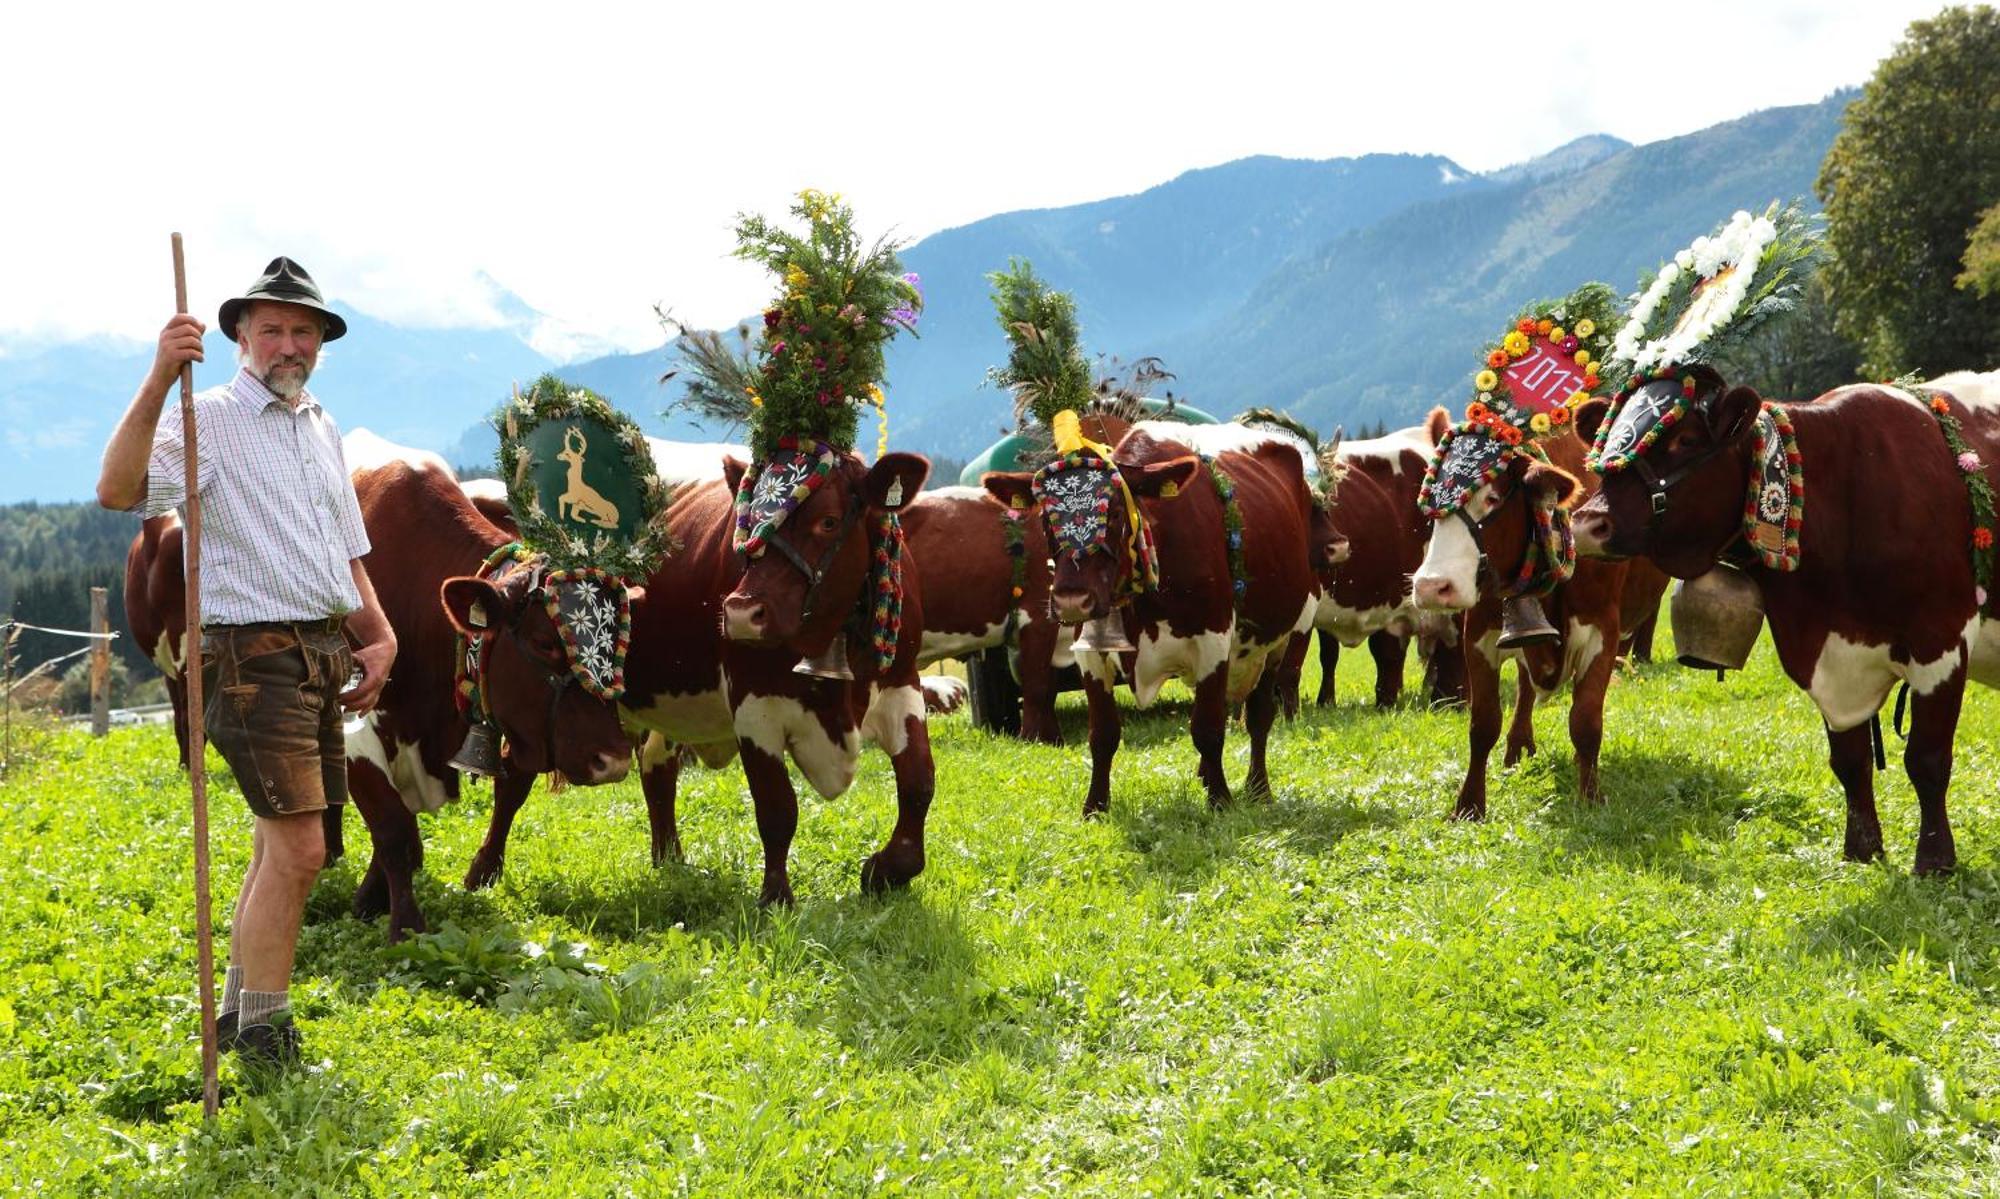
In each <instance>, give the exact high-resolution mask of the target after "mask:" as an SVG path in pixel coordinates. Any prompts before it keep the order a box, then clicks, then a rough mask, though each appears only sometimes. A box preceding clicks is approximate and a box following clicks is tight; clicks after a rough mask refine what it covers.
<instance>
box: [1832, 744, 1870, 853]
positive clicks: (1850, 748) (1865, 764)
mask: <svg viewBox="0 0 2000 1199" xmlns="http://www.w3.org/2000/svg"><path fill="white" fill-rule="evenodd" d="M1873 736H1874V734H1873V733H1872V732H1871V731H1870V729H1869V722H1867V721H1863V722H1861V723H1860V724H1857V725H1855V726H1854V727H1853V728H1851V729H1848V730H1846V731H1845V732H1840V733H1836V732H1834V731H1833V730H1832V729H1830V728H1829V729H1828V730H1827V731H1826V743H1827V751H1828V752H1827V762H1828V764H1829V765H1830V766H1832V767H1833V776H1834V777H1835V778H1837V779H1839V780H1840V789H1841V790H1842V791H1843V792H1845V793H1846V796H1847V834H1846V837H1845V840H1844V842H1843V844H1842V846H1841V851H1840V852H1841V856H1842V857H1844V858H1846V859H1847V860H1848V861H1850V862H1872V861H1874V860H1875V859H1877V858H1879V857H1881V856H1882V821H1881V819H1880V818H1879V817H1878V816H1877V815H1876V814H1875V745H1874V741H1873Z"/></svg>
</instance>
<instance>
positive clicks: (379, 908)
mask: <svg viewBox="0 0 2000 1199" xmlns="http://www.w3.org/2000/svg"><path fill="white" fill-rule="evenodd" d="M388 910H389V880H388V879H386V878H384V877H382V872H381V871H380V870H379V869H377V868H376V867H374V866H370V867H369V868H368V873H367V874H365V875H363V876H362V877H361V885H360V886H358V887H356V888H355V889H354V918H355V919H356V920H373V919H375V917H377V916H380V915H383V914H385V913H387V912H388Z"/></svg>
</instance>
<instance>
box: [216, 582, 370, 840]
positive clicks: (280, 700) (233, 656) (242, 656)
mask: <svg viewBox="0 0 2000 1199" xmlns="http://www.w3.org/2000/svg"><path fill="white" fill-rule="evenodd" d="M340 625H341V618H340V617H337V616H336V617H328V618H327V619H325V620H311V621H287V622H278V623H269V624H239V625H209V626H206V627H204V628H203V629H202V636H201V654H202V667H201V680H202V694H203V700H202V706H203V709H204V711H203V713H202V728H203V729H204V730H206V732H207V734H208V742H209V744H210V745H213V746H215V749H216V752H217V753H219V754H221V755H222V760H223V761H225V762H227V763H229V769H230V771H231V772H232V773H234V774H235V776H236V783H237V786H238V787H240V788H242V791H243V798H244V799H245V800H246V801H247V802H248V803H249V804H250V810H251V811H252V812H255V813H256V814H257V815H259V816H264V817H279V816H294V815H298V814H300V813H304V812H318V811H321V810H322V809H324V808H326V807H327V805H329V804H344V803H346V802H347V739H346V737H345V736H344V735H343V734H342V732H341V724H342V718H341V708H340V693H341V692H342V691H343V690H345V689H346V686H347V676H348V675H349V673H350V672H351V671H352V670H353V668H354V655H353V653H352V651H350V650H349V649H348V648H347V639H346V637H344V636H343V635H342V634H341V631H340Z"/></svg>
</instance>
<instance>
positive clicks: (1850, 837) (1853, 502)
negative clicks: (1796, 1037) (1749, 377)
mask: <svg viewBox="0 0 2000 1199" xmlns="http://www.w3.org/2000/svg"><path fill="white" fill-rule="evenodd" d="M1683 373H1684V374H1686V375H1688V376H1690V377H1692V378H1693V379H1694V381H1695V393H1694V396H1693V398H1692V400H1691V401H1690V403H1689V415H1688V416H1687V417H1686V418H1684V419H1681V420H1680V421H1679V422H1678V423H1676V424H1674V425H1673V426H1672V427H1671V428H1669V429H1668V430H1667V432H1666V433H1665V434H1664V435H1663V436H1661V437H1660V438H1659V440H1658V441H1656V442H1655V443H1654V444H1653V445H1652V446H1650V447H1649V448H1647V449H1646V450H1645V451H1644V452H1643V453H1642V454H1641V455H1640V457H1639V458H1638V459H1637V460H1636V461H1635V462H1634V463H1633V464H1632V465H1631V466H1630V467H1627V468H1625V469H1622V470H1613V471H1612V472H1611V473H1609V474H1607V475H1606V476H1605V480H1604V487H1603V490H1602V491H1600V492H1599V493H1598V495H1597V496H1596V497H1594V498H1593V499H1592V500H1591V502H1590V503H1588V504H1586V505H1585V506H1584V507H1583V508H1582V509H1581V510H1579V512H1578V513H1577V544H1578V548H1579V550H1580V551H1582V552H1583V553H1586V554H1600V555H1633V554H1644V555H1646V556H1647V557H1649V558H1651V559H1653V560H1654V561H1655V562H1657V563H1658V564H1659V565H1660V567H1661V568H1662V569H1664V570H1665V571H1666V572H1667V573H1668V574H1670V575H1673V576H1675V577H1676V578H1683V579H1685V578H1693V577H1695V576H1698V575H1701V574H1705V573H1707V572H1708V571H1709V570H1710V569H1711V568H1712V567H1713V565H1714V563H1715V562H1716V561H1717V560H1718V559H1720V558H1722V557H1724V556H1725V555H1726V554H1727V553H1728V552H1729V551H1731V549H1732V546H1734V544H1735V543H1736V542H1737V540H1738V538H1739V537H1740V536H1741V535H1742V533H1743V519H1744V497H1745V494H1746V491H1747V489H1748V487H1749V483H1750V475H1751V470H1752V467H1753V456H1754V448H1753V447H1754V443H1755V440H1756V438H1755V437H1754V433H1755V431H1756V426H1757V424H1758V421H1759V413H1760V410H1761V408H1762V406H1763V401H1762V399H1761V398H1760V397H1759V396H1758V395H1757V393H1756V392H1755V391H1753V390H1751V389H1750V388H1747V387H1734V388H1732V387H1729V386H1728V385H1727V384H1726V383H1725V381H1724V380H1723V378H1722V376H1721V375H1720V374H1718V373H1717V372H1715V371H1714V370H1712V369H1710V368H1708V367H1699V366H1698V367H1694V368H1692V369H1691V370H1688V371H1686V372H1683ZM1935 386H1936V387H1937V389H1938V396H1937V398H1938V399H1940V400H1941V401H1942V402H1943V404H1944V408H1945V411H1946V412H1947V413H1948V414H1950V415H1951V416H1953V417H1955V418H1956V419H1957V420H1959V421H1960V422H1961V423H1962V426H1963V430H1964V437H1965V440H1966V441H1967V443H1969V445H1970V448H1971V452H1972V453H1974V454H1976V455H1977V456H1978V458H1979V462H1977V463H1972V464H1971V465H1972V466H1973V467H1974V468H1975V469H1977V470H1980V471H1982V472H1983V473H1984V475H1985V477H1986V478H1987V479H1988V480H1989V481H1990V480H1993V479H1994V477H1995V471H1994V464H1995V463H2000V372H1996V373H1993V374H1987V375H1973V374H1966V373H1961V374H1957V375H1948V376H1946V377H1944V378H1942V379H1939V380H1938V381H1937V383H1936V385H1935ZM1679 387H1680V384H1679V382H1678V381H1676V380H1671V379H1670V380H1666V381H1663V382H1656V383H1650V384H1647V385H1646V386H1645V387H1642V388H1641V389H1640V390H1639V392H1638V393H1636V394H1637V395H1640V396H1647V395H1648V394H1649V390H1650V391H1652V392H1661V393H1662V394H1665V395H1667V396H1668V398H1669V399H1670V398H1671V397H1670V390H1669V389H1678V388H1679ZM1627 402H1628V403H1630V402H1631V401H1627ZM1780 407H1781V408H1782V410H1783V411H1784V412H1785V413H1786V414H1787V415H1788V416H1789V417H1790V422H1791V425H1792V427H1793V429H1794V430H1795V431H1796V433H1797V437H1798V451H1799V456H1800V459H1801V460H1802V462H1803V464H1804V477H1805V486H1806V492H1807V495H1808V500H1809V502H1808V503H1807V504H1806V505H1805V518H1804V521H1803V524H1802V526H1801V528H1800V530H1799V558H1798V566H1797V569H1796V570H1792V571H1779V570H1773V569H1770V568H1768V567H1766V566H1764V565H1763V564H1762V561H1761V560H1752V561H1751V562H1750V563H1749V564H1748V565H1747V566H1746V568H1745V569H1746V570H1747V573H1748V574H1749V577H1750V578H1751V579H1752V580H1753V581H1754V582H1755V583H1756V584H1757V586H1758V589H1759V590H1760V591H1761V592H1762V593H1763V598H1764V611H1765V617H1766V619H1767V621H1768V622H1769V625H1770V629H1771V640H1772V642H1773V644H1774V645H1775V646H1776V647H1777V651H1778V661H1779V663H1780V664H1781V665H1782V666H1783V667H1784V670H1785V674H1786V675H1787V676H1789V677H1790V678H1791V680H1792V681H1793V682H1794V683H1796V684H1797V685H1798V686H1800V687H1802V688H1804V689H1805V691H1806V693H1807V694H1808V695H1810V696H1811V697H1812V699H1813V702H1814V704H1815V705H1817V706H1818V708H1819V712H1820V715H1821V717H1822V718H1823V719H1824V721H1825V723H1826V728H1827V742H1828V745H1829V748H1830V757H1831V764H1832V767H1833V772H1834V775H1835V776H1836V777H1837V778H1838V779H1839V780H1840V785H1841V789H1842V790H1843V791H1844V792H1845V793H1846V798H1847V826H1846V835H1845V837H1844V839H1843V844H1842V851H1843V853H1844V854H1845V855H1846V857H1847V858H1848V859H1849V860H1851V861H1866V860H1869V859H1873V858H1877V857H1880V856H1881V855H1882V826H1881V822H1880V820H1879V819H1878V817H1877V815H1876V811H1875V790H1874V788H1875V781H1874V771H1873V769H1872V761H1871V758H1872V753H1873V745H1872V739H1873V734H1872V732H1871V729H1872V728H1873V718H1874V717H1875V715H1876V713H1877V712H1878V711H1879V710H1880V709H1881V706H1882V701H1883V700H1884V699H1885V698H1886V697H1887V696H1888V694H1889V691H1890V689H1891V688H1892V687H1894V686H1895V685H1896V683H1897V681H1898V680H1901V681H1903V682H1904V683H1906V684H1907V685H1908V686H1909V689H1910V739H1909V745H1908V748H1907V749H1906V751H1905V753H1904V758H1903V765H1904V769H1905V770H1906V771H1907V772H1908V774H1909V777H1910V783H1911V785H1912V786H1913V787H1914V788H1915V790H1916V792H1917V803H1918V807H1919V809H1920V812H1921V818H1920V822H1919V825H1918V830H1917V849H1916V862H1915V867H1916V872H1917V873H1918V874H1932V873H1937V872H1942V871H1948V870H1951V869H1952V868H1953V867H1954V866H1955V865H1956V863H1957V851H1956V849H1955V847H1954V845H1953V842H1952V833H1951V821H1950V818H1949V817H1948V816H1947V814H1946V812H1945V793H1946V790H1947V789H1948V787H1949V786H1950V783H1951V767H1952V742H1953V739H1954V737H1955V734H1956V731H1957V727H1958V714H1959V706H1960V703H1961V700H1962V698H1963V696H1964V692H1965V683H1966V679H1967V678H1968V677H1970V678H1972V679H1974V680H1976V681H1978V682H1981V683H1984V684H1986V685H1987V686H1996V685H2000V633H1996V631H1995V629H1996V626H1995V625H1994V624H1993V623H1990V622H1987V621H1985V620H1984V618H1983V617H1982V615H1981V606H1982V605H1981V600H1982V598H1984V597H1981V596H1978V595H1977V594H1976V591H1975V584H1974V575H1973V565H1972V559H1971V546H1972V535H1973V514H1972V509H1971V505H1970V503H1969V501H1968V500H1967V497H1966V486H1965V482H1964V478H1963V476H1962V468H1961V464H1960V463H1958V462H1955V461H1954V460H1953V455H1952V451H1951V449H1950V447H1949V446H1948V444H1947V442H1946V440H1945V437H1944V434H1943V432H1942V431H1941V430H1940V429H1939V422H1938V420H1937V418H1936V416H1935V415H1934V414H1933V412H1931V411H1930V410H1927V408H1926V407H1925V400H1924V399H1922V398H1920V397H1918V396H1914V395H1912V394H1911V393H1909V392H1907V391H1904V390H1902V389H1900V388H1896V387H1888V386H1879V387H1878V386H1872V385H1863V386H1853V387H1841V388H1836V389H1835V390H1833V391H1831V392H1828V393H1827V394H1826V395H1824V396H1822V397H1820V398H1819V399H1817V400H1814V401H1811V402H1809V403H1801V404H1784V405H1780ZM1600 422H1601V414H1596V415H1594V416H1593V417H1592V419H1590V420H1589V421H1587V422H1585V423H1584V425H1583V426H1582V430H1583V431H1584V432H1585V433H1587V434H1588V433H1592V432H1594V431H1595V430H1596V428H1597V426H1598V424H1599V423H1600ZM1641 467H1643V468H1644V469H1643V470H1641V469H1640V468H1641ZM1649 480H1651V481H1650V482H1649Z"/></svg>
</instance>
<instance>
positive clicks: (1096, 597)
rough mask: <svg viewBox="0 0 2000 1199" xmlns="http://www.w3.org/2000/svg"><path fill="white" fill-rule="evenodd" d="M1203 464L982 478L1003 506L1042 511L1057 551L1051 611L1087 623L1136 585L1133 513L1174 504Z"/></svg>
mask: <svg viewBox="0 0 2000 1199" xmlns="http://www.w3.org/2000/svg"><path fill="white" fill-rule="evenodd" d="M1200 469H1201V459H1199V458H1197V457H1195V456H1194V455H1192V454H1186V455H1182V456H1179V457H1175V458H1169V459H1166V460H1165V461H1160V462H1150V463H1147V464H1145V465H1131V464H1124V463H1120V464H1118V465H1116V466H1114V467H1112V468H1111V469H1100V468H1097V467H1070V468H1067V469H1059V470H1054V471H1051V470H1049V469H1048V468H1046V467H1045V468H1043V470H1042V471H1040V472H1037V473H1036V474H1034V475H1026V474H1000V473H994V474H988V475H986V476H985V477H983V478H982V479H981V480H980V482H981V483H982V484H983V485H984V486H985V488H986V490H987V491H988V492H989V493H991V494H992V495H993V496H994V498H996V499H998V500H999V501H1000V502H1001V503H1003V504H1007V505H1009V506H1010V507H1017V508H1019V507H1028V506H1032V507H1037V508H1039V509H1040V511H1041V516H1042V527H1043V530H1044V531H1045V532H1046V533H1047V535H1048V540H1049V552H1050V553H1051V554H1052V555H1054V562H1053V573H1052V576H1051V578H1050V580H1049V608H1050V611H1051V612H1052V613H1053V615H1054V616H1055V618H1056V620H1057V621H1058V622H1059V623H1061V624H1082V623H1084V622H1085V621H1088V620H1096V619H1099V618H1101V617H1104V616H1108V615H1110V614H1111V611H1112V609H1114V608H1116V607H1117V606H1118V604H1119V602H1120V601H1121V600H1122V599H1123V597H1124V596H1125V595H1126V594H1128V593H1129V592H1130V591H1131V590H1132V589H1133V582H1132V572H1133V570H1134V564H1133V561H1132V554H1131V553H1130V552H1129V550H1128V548H1127V547H1128V546H1130V545H1132V544H1133V542H1134V538H1135V536H1136V530H1135V529H1134V528H1133V525H1132V520H1133V517H1134V515H1135V514H1136V515H1137V516H1138V519H1140V520H1145V519H1147V516H1146V512H1145V507H1146V505H1148V504H1149V503H1160V502H1172V500H1173V499H1174V497H1176V496H1178V495H1179V494H1180V492H1181V490H1182V489H1184V488H1185V487H1186V486H1187V485H1188V483H1189V482H1190V481H1191V480H1192V479H1193V478H1194V477H1195V472H1196V471H1198V470H1200ZM1121 479H1122V480H1123V481H1124V484H1125V489H1129V490H1130V492H1131V494H1132V498H1133V500H1134V501H1135V502H1136V503H1137V505H1138V506H1139V507H1138V510H1137V512H1136V513H1135V512H1134V511H1133V510H1131V509H1128V508H1127V506H1126V504H1125V502H1124V497H1123V495H1122V493H1121V492H1122V490H1123V489H1121V488H1120V487H1119V486H1118V480H1121Z"/></svg>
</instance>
